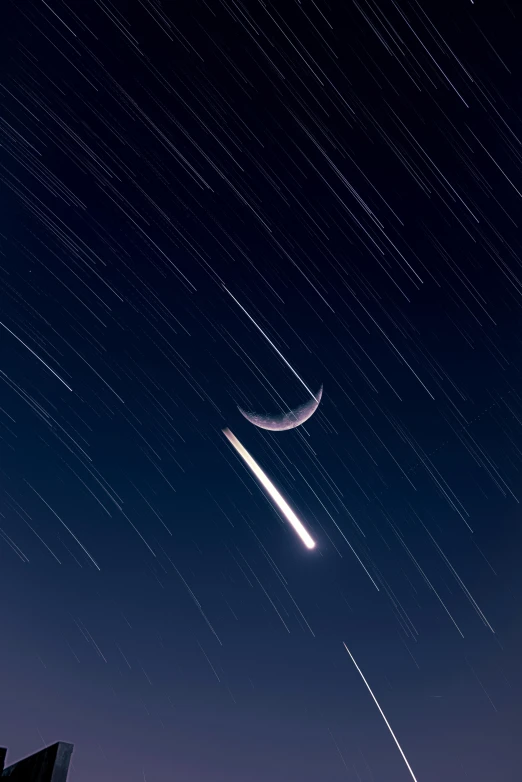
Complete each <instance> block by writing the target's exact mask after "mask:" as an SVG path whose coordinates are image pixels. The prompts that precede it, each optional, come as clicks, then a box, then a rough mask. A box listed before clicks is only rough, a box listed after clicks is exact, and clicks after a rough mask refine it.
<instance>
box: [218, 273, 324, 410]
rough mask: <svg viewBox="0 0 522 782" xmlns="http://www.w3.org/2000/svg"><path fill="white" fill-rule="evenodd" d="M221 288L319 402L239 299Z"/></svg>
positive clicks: (226, 289) (311, 394)
mask: <svg viewBox="0 0 522 782" xmlns="http://www.w3.org/2000/svg"><path fill="white" fill-rule="evenodd" d="M223 288H224V290H225V291H226V292H227V293H228V295H229V296H230V298H231V299H233V300H234V301H235V302H236V304H237V306H238V307H239V308H240V309H241V310H242V311H243V312H244V313H245V315H246V316H247V318H248V319H249V320H250V321H251V322H252V323H253V324H254V326H255V327H256V329H257V330H258V331H260V332H261V334H262V335H263V337H264V338H265V339H266V341H267V342H268V344H269V345H270V347H271V348H273V350H275V352H276V353H277V355H278V356H279V358H280V359H281V361H283V362H284V363H285V364H286V366H287V367H288V369H289V370H290V372H292V374H293V375H295V377H296V378H297V379H298V380H299V382H300V383H301V385H302V386H304V387H305V388H306V390H307V391H308V393H309V394H310V396H311V397H312V398H313V399H315V401H316V402H317V403H318V404H319V401H320V400H319V399H317V397H316V396H315V394H314V393H313V391H311V390H310V389H309V388H308V386H307V385H306V383H305V382H304V380H303V379H302V377H300V375H298V373H297V372H296V371H295V369H294V368H293V366H292V365H291V364H290V363H289V362H288V361H287V360H286V358H285V357H284V356H283V354H282V353H281V351H280V350H279V349H278V348H277V347H276V346H275V345H274V343H273V342H272V340H271V339H270V337H269V336H268V334H266V333H265V332H264V331H263V329H262V328H261V326H260V325H259V324H258V323H256V321H255V320H254V318H253V317H252V315H250V314H249V313H248V312H247V311H246V309H245V308H244V307H243V305H242V304H241V303H240V302H239V301H238V300H237V299H236V297H235V296H234V295H233V294H232V293H230V291H229V290H228V288H226V287H225V286H224V285H223Z"/></svg>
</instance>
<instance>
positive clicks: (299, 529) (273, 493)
mask: <svg viewBox="0 0 522 782" xmlns="http://www.w3.org/2000/svg"><path fill="white" fill-rule="evenodd" d="M223 434H224V435H225V437H226V438H227V440H228V441H229V443H230V444H231V445H232V447H233V448H235V450H236V451H237V453H238V454H239V455H240V456H241V458H242V459H243V461H244V462H245V463H246V465H247V467H249V468H250V470H251V471H252V473H253V475H254V476H255V477H256V478H257V480H258V481H259V483H260V484H261V486H262V487H263V488H264V489H265V491H266V493H267V494H268V495H269V496H270V497H271V499H272V500H273V501H274V502H275V504H276V505H277V507H278V508H279V510H280V511H281V513H282V514H283V516H284V517H285V518H286V520H287V521H288V523H289V524H290V525H291V526H292V527H293V529H294V530H295V532H296V533H297V535H298V536H299V538H300V539H301V540H302V542H303V543H304V544H305V546H306V548H308V549H313V548H315V541H314V539H313V538H312V536H311V535H310V534H309V532H308V531H307V530H306V528H305V526H304V524H303V523H302V521H300V519H298V518H297V516H296V515H295V513H294V511H293V510H292V508H291V507H290V505H289V504H288V503H287V501H286V500H285V499H284V497H283V496H282V494H281V493H280V492H279V491H278V490H277V489H276V487H275V486H274V484H273V483H272V481H271V480H270V478H269V477H268V475H266V474H265V472H264V471H263V470H262V469H261V467H260V466H259V464H258V463H257V462H256V460H255V459H254V458H253V457H252V456H250V454H249V453H248V451H247V449H246V448H245V447H244V446H243V445H241V443H240V442H239V440H238V439H237V437H236V436H235V435H234V434H232V432H231V431H230V429H223Z"/></svg>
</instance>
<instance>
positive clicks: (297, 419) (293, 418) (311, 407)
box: [238, 386, 323, 432]
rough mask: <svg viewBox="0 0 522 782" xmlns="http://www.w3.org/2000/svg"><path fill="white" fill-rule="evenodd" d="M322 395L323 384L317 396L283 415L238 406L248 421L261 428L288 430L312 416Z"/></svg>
mask: <svg viewBox="0 0 522 782" xmlns="http://www.w3.org/2000/svg"><path fill="white" fill-rule="evenodd" d="M322 395H323V387H322V386H321V388H320V389H319V391H318V392H317V394H316V395H315V397H312V398H311V399H310V400H309V401H308V402H305V403H304V404H303V405H300V406H299V407H296V408H295V409H294V410H290V411H289V412H288V413H283V415H261V414H258V413H249V412H247V411H245V410H242V409H241V407H238V410H239V412H240V413H241V415H243V416H244V417H245V418H246V419H247V421H250V423H251V424H254V426H258V427H259V428H260V429H267V430H268V431H270V432H287V431H288V430H289V429H295V428H296V427H297V426H301V424H304V422H305V421H308V419H309V418H311V416H312V415H313V414H314V413H315V411H316V410H317V408H318V407H319V403H320V401H321V397H322Z"/></svg>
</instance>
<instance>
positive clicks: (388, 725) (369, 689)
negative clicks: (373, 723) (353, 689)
mask: <svg viewBox="0 0 522 782" xmlns="http://www.w3.org/2000/svg"><path fill="white" fill-rule="evenodd" d="M343 646H344V648H345V649H346V651H347V652H348V654H349V655H350V658H351V660H352V662H353V664H354V665H355V667H356V668H357V670H358V672H359V674H360V677H361V679H362V680H363V682H364V683H365V685H366V687H367V688H368V692H369V693H370V695H371V696H372V698H373V700H374V701H375V705H376V706H377V708H378V709H379V711H380V713H381V717H382V718H383V720H384V722H385V723H386V727H387V728H388V730H389V731H390V733H391V735H392V738H393V740H394V742H395V743H396V744H397V747H398V749H399V752H400V753H401V755H402V759H403V760H404V762H405V763H406V767H407V769H408V771H409V772H410V774H411V778H412V779H413V780H414V782H418V779H417V777H416V776H415V774H414V773H413V771H412V768H411V766H410V764H409V763H408V759H407V757H406V755H405V754H404V752H403V751H402V747H401V745H400V744H399V740H398V738H397V736H396V735H395V733H394V732H393V730H392V727H391V725H390V723H389V722H388V720H387V719H386V716H385V714H384V712H383V710H382V709H381V707H380V706H379V701H378V700H377V698H376V697H375V695H374V694H373V692H372V688H371V687H370V685H369V684H368V682H367V681H366V679H365V678H364V674H363V672H362V671H361V669H360V668H359V666H358V665H357V663H356V662H355V658H354V656H353V654H352V653H351V651H350V650H349V649H348V647H347V646H346V644H345V643H343Z"/></svg>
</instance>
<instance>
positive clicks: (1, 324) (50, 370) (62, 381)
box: [0, 321, 313, 396]
mask: <svg viewBox="0 0 522 782" xmlns="http://www.w3.org/2000/svg"><path fill="white" fill-rule="evenodd" d="M0 326H3V327H4V329H5V330H6V331H8V332H9V334H11V336H12V337H14V338H15V339H17V340H18V342H20V343H21V344H22V345H23V346H24V348H27V350H28V351H29V352H30V353H32V354H33V356H34V357H35V358H37V359H38V361H41V363H42V364H43V365H44V367H47V369H48V370H49V372H52V373H53V375H54V376H55V377H57V378H58V380H59V381H60V383H63V384H64V386H65V388H67V389H68V390H69V391H72V388H71V387H70V386H68V385H67V383H66V382H65V380H63V378H61V377H60V375H58V374H57V373H56V372H55V371H54V369H52V368H51V367H50V366H49V364H46V363H45V361H44V360H43V358H40V356H39V355H38V353H35V352H34V350H33V349H32V348H30V347H29V345H26V344H25V342H24V341H23V339H20V337H18V336H17V335H16V334H15V333H14V331H11V329H10V328H8V327H7V326H6V325H5V323H2V322H1V321H0ZM312 396H313V394H312Z"/></svg>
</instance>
